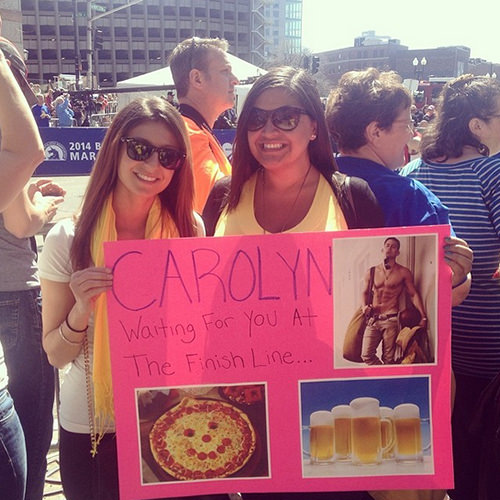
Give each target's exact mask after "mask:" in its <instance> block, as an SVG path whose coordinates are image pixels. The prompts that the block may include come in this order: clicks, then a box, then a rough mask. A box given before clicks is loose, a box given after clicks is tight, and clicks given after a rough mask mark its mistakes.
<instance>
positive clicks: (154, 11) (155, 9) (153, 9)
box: [148, 5, 160, 17]
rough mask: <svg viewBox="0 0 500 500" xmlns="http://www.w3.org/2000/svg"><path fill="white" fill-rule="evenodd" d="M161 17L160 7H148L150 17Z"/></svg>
mask: <svg viewBox="0 0 500 500" xmlns="http://www.w3.org/2000/svg"><path fill="white" fill-rule="evenodd" d="M159 15H160V6H159V5H148V16H154V17H158V16H159Z"/></svg>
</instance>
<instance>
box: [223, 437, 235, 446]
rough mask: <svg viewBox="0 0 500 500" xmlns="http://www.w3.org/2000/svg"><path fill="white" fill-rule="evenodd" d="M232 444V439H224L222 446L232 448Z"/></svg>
mask: <svg viewBox="0 0 500 500" xmlns="http://www.w3.org/2000/svg"><path fill="white" fill-rule="evenodd" d="M232 443H233V441H232V440H231V438H224V439H223V440H222V444H223V445H224V446H231V444H232Z"/></svg>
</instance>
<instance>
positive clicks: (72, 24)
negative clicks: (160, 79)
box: [0, 0, 302, 86]
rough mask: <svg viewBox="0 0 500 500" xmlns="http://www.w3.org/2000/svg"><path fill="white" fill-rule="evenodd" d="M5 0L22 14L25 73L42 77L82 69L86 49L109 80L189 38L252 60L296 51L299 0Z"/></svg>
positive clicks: (160, 63) (159, 61)
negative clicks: (222, 44)
mask: <svg viewBox="0 0 500 500" xmlns="http://www.w3.org/2000/svg"><path fill="white" fill-rule="evenodd" d="M11 3H12V4H13V6H12V7H11V8H10V9H9V10H10V11H11V13H12V15H11V17H15V16H14V14H15V15H17V17H19V13H22V41H23V45H24V49H26V50H27V54H28V56H27V57H28V59H27V64H28V70H29V73H30V79H32V80H33V81H35V82H40V83H46V82H47V81H48V80H49V79H52V78H53V77H54V76H55V75H60V74H67V75H74V74H75V68H78V72H79V73H80V74H86V72H87V64H88V60H89V58H88V52H89V50H92V64H93V66H92V73H94V75H97V82H98V83H99V85H101V86H115V85H116V83H117V82H118V81H121V80H125V79H127V78H130V77H133V76H137V75H140V74H143V73H146V72H149V71H153V70H155V69H159V68H162V67H165V66H166V65H167V60H168V56H169V54H170V52H171V51H172V49H173V48H174V47H175V45H176V44H177V43H178V42H179V41H181V40H184V39H186V38H189V37H191V36H198V37H220V38H225V39H226V40H228V42H229V44H230V51H231V52H232V53H233V54H235V55H236V56H238V57H240V58H242V59H245V60H247V61H249V62H252V63H253V64H256V65H263V64H265V63H266V61H268V60H269V58H270V57H271V56H272V55H276V54H278V53H279V52H280V51H293V52H297V53H298V52H300V51H301V39H302V0H143V1H137V2H135V3H134V5H131V6H129V7H126V8H123V7H124V6H125V5H126V4H129V3H132V2H131V1H130V0H97V1H77V0H20V1H14V2H11ZM15 4H18V6H17V9H18V10H17V14H16V6H15ZM120 7H122V8H121V9H120ZM117 9H120V10H117ZM1 10H3V9H1ZM1 10H0V12H1ZM111 10H117V11H116V12H113V13H111V12H110V11H111ZM99 16H102V17H99ZM96 17H99V18H98V19H95V18H96ZM89 20H90V22H89ZM89 28H91V33H90V38H91V39H92V40H93V43H92V46H91V47H90V46H88V40H89V38H88V32H89ZM75 33H77V34H78V36H77V37H75Z"/></svg>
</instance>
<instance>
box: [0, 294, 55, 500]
mask: <svg viewBox="0 0 500 500" xmlns="http://www.w3.org/2000/svg"><path fill="white" fill-rule="evenodd" d="M0 341H1V342H2V345H3V350H4V355H5V363H6V365H7V370H8V374H9V387H8V389H9V392H10V394H11V396H12V399H13V400H14V404H15V407H16V411H17V414H18V415H19V420H20V421H21V425H22V427H23V431H24V436H25V439H26V452H27V455H28V479H27V485H26V500H41V499H42V497H43V488H44V484H45V473H46V470H47V452H48V450H49V447H50V442H51V440H52V420H53V417H52V410H53V405H54V368H53V367H52V366H50V364H49V362H48V361H47V355H46V354H45V351H44V350H43V348H42V316H41V298H40V289H39V288H37V289H31V290H23V291H20V292H0Z"/></svg>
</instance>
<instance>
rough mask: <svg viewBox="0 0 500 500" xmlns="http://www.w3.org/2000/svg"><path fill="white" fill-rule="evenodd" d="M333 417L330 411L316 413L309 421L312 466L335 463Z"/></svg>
mask: <svg viewBox="0 0 500 500" xmlns="http://www.w3.org/2000/svg"><path fill="white" fill-rule="evenodd" d="M333 440H334V435H333V415H332V413H331V412H329V411H323V410H321V411H315V412H314V413H311V417H310V419H309V454H310V457H311V464H319V465H326V464H331V463H332V462H333Z"/></svg>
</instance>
